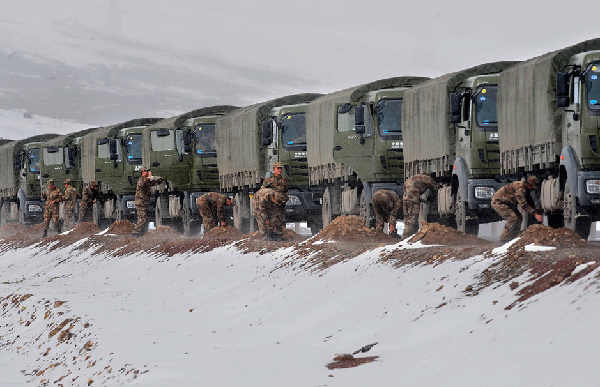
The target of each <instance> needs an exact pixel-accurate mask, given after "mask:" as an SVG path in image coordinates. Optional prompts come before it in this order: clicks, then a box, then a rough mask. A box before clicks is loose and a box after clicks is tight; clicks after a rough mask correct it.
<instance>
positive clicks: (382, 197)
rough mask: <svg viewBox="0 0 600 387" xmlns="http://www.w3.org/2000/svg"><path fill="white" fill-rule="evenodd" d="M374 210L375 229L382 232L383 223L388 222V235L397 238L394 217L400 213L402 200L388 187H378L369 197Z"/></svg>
mask: <svg viewBox="0 0 600 387" xmlns="http://www.w3.org/2000/svg"><path fill="white" fill-rule="evenodd" d="M371 203H373V210H374V211H375V229H376V230H379V231H381V232H383V224H384V223H388V224H389V228H390V236H392V237H394V238H399V236H398V232H397V231H396V218H397V217H398V216H399V215H401V214H402V208H403V206H402V201H401V200H400V199H399V198H398V195H397V194H396V193H395V192H394V191H391V190H388V189H380V190H378V191H377V192H375V193H374V194H373V198H372V199H371Z"/></svg>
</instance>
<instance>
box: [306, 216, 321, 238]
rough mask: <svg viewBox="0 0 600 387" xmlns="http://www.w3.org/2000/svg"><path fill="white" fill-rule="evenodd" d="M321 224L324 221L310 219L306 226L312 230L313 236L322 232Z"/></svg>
mask: <svg viewBox="0 0 600 387" xmlns="http://www.w3.org/2000/svg"><path fill="white" fill-rule="evenodd" d="M321 222H322V219H320V218H310V219H308V221H307V222H306V225H307V226H308V228H310V232H311V234H313V235H316V234H317V233H318V232H319V231H321V229H322V228H323V226H322V224H321Z"/></svg>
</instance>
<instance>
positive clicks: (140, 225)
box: [133, 167, 166, 237]
mask: <svg viewBox="0 0 600 387" xmlns="http://www.w3.org/2000/svg"><path fill="white" fill-rule="evenodd" d="M140 171H141V172H142V176H141V177H140V178H139V180H138V183H137V188H136V190H135V211H136V212H137V223H136V224H135V226H134V227H133V235H134V236H137V237H139V236H142V235H143V234H144V233H145V232H146V226H147V223H148V214H147V213H146V209H147V208H148V204H150V188H151V187H153V186H155V185H159V184H162V183H164V182H165V181H166V179H165V178H164V177H159V178H158V179H156V180H154V179H152V172H151V171H150V170H149V169H148V168H145V167H142V168H141V169H140Z"/></svg>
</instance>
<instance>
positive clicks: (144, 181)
mask: <svg viewBox="0 0 600 387" xmlns="http://www.w3.org/2000/svg"><path fill="white" fill-rule="evenodd" d="M164 181H165V178H164V177H159V178H158V179H149V178H147V177H140V179H139V180H138V183H137V188H136V190H135V205H136V207H148V204H150V188H152V187H153V186H155V185H159V184H162V183H163V182H164Z"/></svg>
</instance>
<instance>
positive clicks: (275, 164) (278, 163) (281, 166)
mask: <svg viewBox="0 0 600 387" xmlns="http://www.w3.org/2000/svg"><path fill="white" fill-rule="evenodd" d="M273 168H283V164H282V163H280V162H279V161H278V162H276V163H273Z"/></svg>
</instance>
